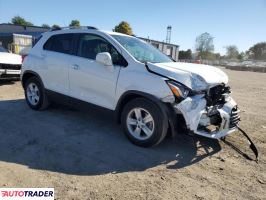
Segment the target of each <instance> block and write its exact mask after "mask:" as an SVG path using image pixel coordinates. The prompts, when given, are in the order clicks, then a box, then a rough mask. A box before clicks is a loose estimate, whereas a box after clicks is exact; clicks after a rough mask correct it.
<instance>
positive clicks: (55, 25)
mask: <svg viewBox="0 0 266 200" xmlns="http://www.w3.org/2000/svg"><path fill="white" fill-rule="evenodd" d="M52 28H53V29H57V28H60V26H59V25H57V24H54V25H53V26H52Z"/></svg>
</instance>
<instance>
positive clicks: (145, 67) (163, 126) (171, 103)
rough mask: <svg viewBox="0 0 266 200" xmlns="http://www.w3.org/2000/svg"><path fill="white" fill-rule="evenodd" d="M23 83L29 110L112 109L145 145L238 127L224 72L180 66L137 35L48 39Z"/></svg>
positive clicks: (30, 59)
mask: <svg viewBox="0 0 266 200" xmlns="http://www.w3.org/2000/svg"><path fill="white" fill-rule="evenodd" d="M21 81H22V85H23V87H24V90H25V98H26V101H27V103H28V105H29V107H30V108H32V109H34V110H42V109H45V108H47V106H48V105H49V103H50V102H51V101H54V100H56V99H57V100H58V99H59V98H58V97H61V98H60V102H64V100H62V98H66V99H71V100H73V102H79V101H83V102H86V103H90V104H94V105H97V106H100V107H103V108H106V109H109V110H112V111H114V112H115V114H116V116H117V120H118V121H119V122H120V123H121V124H122V127H123V129H124V132H125V134H126V136H127V137H128V138H129V140H130V141H131V142H133V143H134V144H136V145H139V146H143V147H149V146H153V145H156V144H159V143H160V142H161V141H162V140H163V139H164V138H165V136H166V134H167V133H170V132H171V133H172V135H175V134H176V133H177V130H179V129H178V127H180V126H182V128H183V127H185V128H186V130H187V132H189V133H193V134H198V135H201V136H204V137H208V138H216V139H219V138H221V137H224V136H226V135H227V134H230V133H232V132H234V131H236V130H237V127H236V126H237V124H238V122H239V115H238V112H239V110H238V108H237V104H236V102H235V101H234V100H233V99H232V97H230V87H229V86H228V77H227V75H226V74H225V73H224V72H223V71H221V70H220V69H218V68H215V67H212V66H208V65H201V64H197V65H196V64H191V63H181V62H175V61H173V60H172V59H170V58H169V57H168V56H166V55H165V54H163V53H162V52H160V51H159V50H158V49H156V48H154V47H153V46H151V45H150V44H148V43H146V42H144V41H142V40H140V39H138V38H136V37H131V36H128V35H124V34H120V33H115V32H106V31H100V30H98V29H96V28H93V27H85V28H79V29H76V28H70V29H62V30H52V31H48V32H46V33H44V34H43V35H42V37H41V39H40V40H39V42H38V43H37V44H36V45H35V46H34V47H33V48H32V49H31V51H30V52H29V53H28V55H27V57H26V58H25V60H24V62H23V66H22V73H21ZM55 97H56V98H55Z"/></svg>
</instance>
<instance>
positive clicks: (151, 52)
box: [112, 35, 173, 63]
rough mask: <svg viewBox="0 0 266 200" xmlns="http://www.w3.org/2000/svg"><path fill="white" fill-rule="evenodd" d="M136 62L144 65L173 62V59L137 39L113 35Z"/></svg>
mask: <svg viewBox="0 0 266 200" xmlns="http://www.w3.org/2000/svg"><path fill="white" fill-rule="evenodd" d="M112 36H113V37H114V38H115V39H116V40H117V41H118V42H119V43H120V44H121V45H122V46H123V47H124V48H125V49H126V50H127V51H128V52H129V53H130V54H131V55H132V56H133V57H134V58H135V59H136V60H138V61H140V62H142V63H144V62H151V63H164V62H173V60H172V59H171V58H169V57H168V56H167V55H165V54H163V53H162V52H161V51H159V50H158V49H156V48H155V47H153V46H152V45H150V44H148V43H146V42H144V41H142V40H140V39H138V38H135V37H128V36H123V35H112Z"/></svg>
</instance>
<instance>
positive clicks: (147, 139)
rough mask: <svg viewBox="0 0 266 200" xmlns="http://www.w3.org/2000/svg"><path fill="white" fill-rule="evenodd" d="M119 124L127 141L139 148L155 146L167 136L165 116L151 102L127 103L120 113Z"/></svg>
mask: <svg viewBox="0 0 266 200" xmlns="http://www.w3.org/2000/svg"><path fill="white" fill-rule="evenodd" d="M121 122H122V126H123V129H124V132H125V134H126V136H127V137H128V139H129V140H130V141H131V142H132V143H133V144H135V145H138V146H141V147H150V146H154V145H157V144H159V143H160V142H161V141H162V140H163V139H164V138H165V136H166V134H167V129H168V119H167V117H166V115H165V114H164V113H163V111H162V110H161V109H160V107H159V106H157V105H156V104H155V103H154V102H153V101H150V100H147V99H145V98H137V99H133V100H131V101H130V102H128V103H127V104H126V105H125V107H124V109H123V111H122V114H121Z"/></svg>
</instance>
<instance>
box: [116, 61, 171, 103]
mask: <svg viewBox="0 0 266 200" xmlns="http://www.w3.org/2000/svg"><path fill="white" fill-rule="evenodd" d="M165 80H166V79H165V78H163V77H160V76H158V75H155V74H152V73H150V72H148V71H147V69H146V68H145V65H144V64H138V63H136V64H131V65H129V66H128V67H126V68H122V69H121V71H120V75H119V79H118V83H117V90H116V100H117V101H118V100H119V98H120V97H121V96H122V95H123V93H125V92H126V91H130V90H134V91H140V92H143V93H147V94H150V95H153V96H154V97H156V98H158V99H163V98H165V97H169V96H173V93H172V91H171V90H170V88H169V87H168V85H167V84H166V82H165Z"/></svg>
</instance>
